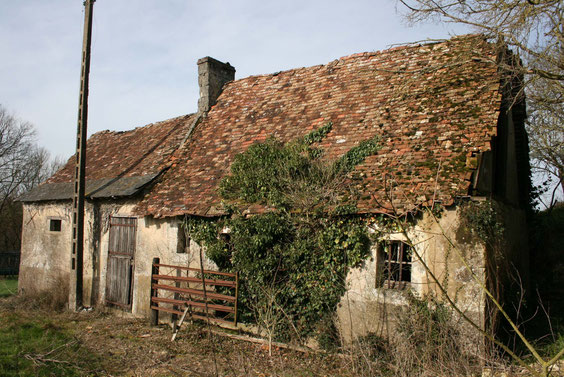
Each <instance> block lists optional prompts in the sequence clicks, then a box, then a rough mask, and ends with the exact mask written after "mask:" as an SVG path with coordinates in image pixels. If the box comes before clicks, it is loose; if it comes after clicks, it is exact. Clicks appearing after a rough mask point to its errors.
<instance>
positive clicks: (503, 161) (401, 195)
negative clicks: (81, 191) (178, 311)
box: [19, 36, 529, 336]
mask: <svg viewBox="0 0 564 377" xmlns="http://www.w3.org/2000/svg"><path fill="white" fill-rule="evenodd" d="M509 58H510V57H503V56H500V53H499V50H498V49H497V48H496V46H495V45H493V44H490V43H488V42H487V41H485V40H484V39H483V38H482V37H481V36H464V37H458V38H453V39H451V40H448V41H444V42H440V43H429V44H417V45H410V46H401V47H395V48H392V49H389V50H385V51H379V52H368V53H360V54H355V55H351V56H346V57H343V58H340V59H337V60H334V61H332V62H330V63H328V64H325V65H318V66H313V67H307V68H298V69H292V70H289V71H283V72H278V73H274V74H267V75H258V76H251V77H247V78H243V79H238V80H235V69H234V68H233V67H232V66H230V65H229V64H228V63H227V64H224V63H221V62H218V61H216V60H214V59H212V58H203V59H200V60H199V61H198V68H199V84H200V99H199V102H198V112H197V113H196V114H189V115H183V116H179V117H177V118H174V119H170V120H165V121H163V122H159V123H154V124H149V125H146V126H144V127H139V128H135V129H133V130H131V131H126V132H113V131H103V132H99V133H96V134H94V135H93V136H92V137H91V138H90V139H89V140H88V152H87V153H88V161H87V174H86V179H87V208H86V219H85V224H86V227H85V233H86V234H85V256H84V293H83V294H84V298H85V305H89V306H97V305H105V304H112V305H113V306H118V307H120V308H121V309H122V310H123V311H125V312H131V313H132V314H133V315H135V316H149V314H150V279H151V260H152V258H154V257H159V258H160V260H161V263H168V264H173V265H179V264H180V265H189V264H197V258H195V257H194V256H195V255H196V254H195V253H197V252H198V247H199V246H198V245H197V244H196V243H195V242H194V241H191V242H190V243H189V249H188V252H186V250H185V247H184V244H183V242H184V237H182V236H181V232H179V228H178V222H179V219H180V217H182V216H185V215H188V216H201V217H217V216H221V215H222V214H224V210H223V207H222V205H221V202H220V198H219V196H218V193H217V187H218V183H219V181H220V180H221V179H222V177H224V176H225V175H226V174H227V173H228V172H229V168H230V164H231V162H232V161H233V158H234V156H235V155H236V154H238V153H240V152H242V151H244V150H246V148H248V147H249V146H250V145H251V144H253V143H257V142H261V141H264V140H266V138H268V137H269V136H274V137H276V138H279V139H281V140H283V141H289V140H293V139H295V138H297V137H300V136H303V135H305V134H306V133H308V132H310V131H312V130H314V129H316V128H318V127H320V126H322V125H324V124H326V123H327V122H329V121H331V122H332V124H333V128H332V130H331V132H330V133H329V134H328V135H327V137H326V138H325V139H324V140H323V141H321V143H320V147H322V148H324V149H325V150H326V152H327V153H326V157H327V158H336V157H338V156H341V155H342V154H344V153H345V152H346V151H347V150H349V149H350V148H352V147H353V146H355V145H357V144H358V143H359V142H360V141H362V140H365V139H367V138H370V137H373V136H375V135H379V136H380V140H381V142H382V148H381V149H380V150H379V152H378V153H377V154H376V155H373V156H370V157H368V158H367V159H366V160H365V162H364V163H362V164H361V165H360V166H358V167H357V171H358V172H359V173H360V174H362V175H363V176H364V177H365V182H366V195H364V196H362V198H363V199H362V200H361V201H360V202H359V213H361V214H375V215H376V214H382V213H388V214H404V213H407V212H411V213H415V212H417V211H420V210H422V209H423V208H431V207H432V208H434V209H435V211H439V212H440V215H441V216H440V217H439V219H438V220H434V218H432V216H431V215H429V214H428V213H427V212H425V211H421V212H420V214H419V215H418V217H417V221H416V223H415V224H414V225H413V226H412V227H411V228H410V229H409V234H410V236H411V237H412V238H413V240H415V241H416V242H415V247H416V248H417V250H418V252H419V253H420V254H421V255H422V257H423V259H424V260H425V261H426V263H427V264H428V265H429V266H430V268H431V269H432V271H433V272H434V274H435V275H436V276H437V277H438V278H439V279H441V280H446V282H447V283H448V284H447V286H448V289H449V292H450V293H451V294H452V295H453V297H454V296H456V298H457V300H458V303H459V305H460V307H461V308H462V309H463V310H464V311H466V312H467V313H469V314H471V315H472V316H474V317H475V318H483V317H484V315H485V299H484V295H483V292H482V291H481V290H480V289H479V287H478V285H477V284H476V282H474V281H473V280H472V279H471V278H470V273H469V272H468V271H467V269H466V268H465V267H464V266H463V264H462V262H461V261H460V260H459V259H457V257H456V255H455V253H453V252H452V250H451V247H450V246H449V243H448V239H451V240H455V241H456V242H458V243H459V244H460V247H461V249H462V250H463V251H464V253H465V255H466V256H467V259H468V260H469V261H470V263H471V268H472V271H473V272H474V273H475V274H477V275H478V276H479V277H480V279H491V280H495V281H496V282H498V283H499V284H504V283H505V279H506V276H507V271H505V270H506V269H507V268H515V269H516V270H517V271H520V273H521V275H522V277H523V279H524V280H526V276H527V272H526V271H527V268H528V254H527V248H526V246H525V245H526V244H527V231H526V222H525V209H526V208H527V206H528V194H529V165H528V147H527V136H526V133H525V130H524V116H525V109H524V100H523V98H522V97H521V96H519V95H518V94H517V93H518V89H519V86H518V78H515V77H508V76H506V75H505V74H504V71H503V70H501V69H499V68H498V67H499V65H498V64H497V62H499V61H500V59H509ZM72 179H73V160H72V159H70V160H69V162H68V163H67V165H66V166H65V167H64V168H62V169H61V170H60V171H58V172H57V173H56V174H55V175H54V176H52V177H51V178H49V179H48V180H47V181H46V182H45V183H44V184H42V185H40V186H39V187H37V188H36V189H34V190H32V191H31V192H29V193H27V194H26V195H25V196H24V197H23V198H22V201H23V203H24V219H23V235H22V248H21V250H22V256H21V266H20V280H19V289H20V291H21V292H24V293H26V292H33V291H40V290H44V289H64V288H65V287H66V286H68V279H69V273H70V269H71V266H70V256H71V218H70V216H71V213H72V212H71V197H72V186H71V185H72V183H71V182H72ZM484 200H485V201H495V202H497V203H498V204H499V206H500V208H501V209H502V210H501V212H502V215H503V218H504V220H505V224H504V225H505V233H504V236H505V237H506V239H507V243H506V247H505V248H504V249H503V253H504V255H503V259H504V260H506V261H508V262H509V263H507V265H499V266H495V267H496V268H489V269H488V263H495V262H493V259H492V258H491V256H490V255H488V253H489V252H490V251H489V250H488V247H486V245H484V244H483V243H481V242H479V241H478V240H475V239H473V238H472V237H473V235H472V233H471V232H470V231H469V230H467V229H463V227H462V226H461V222H460V206H461V205H462V204H463V203H466V202H468V201H484ZM250 212H252V210H250ZM124 227H127V231H123V228H124ZM120 230H121V231H120ZM120 245H121V246H120ZM124 245H125V246H124ZM407 247H408V245H407V244H406V243H405V235H403V234H400V233H389V234H387V235H386V236H385V237H384V238H383V239H381V240H380V242H376V243H375V244H374V246H373V248H372V255H371V257H370V258H369V259H367V260H366V262H365V263H364V265H363V266H362V267H361V268H358V269H354V270H353V271H351V272H350V273H349V276H348V278H347V284H348V286H347V287H348V290H347V293H346V295H345V296H344V297H343V305H340V306H339V309H338V317H339V319H340V328H341V331H342V332H343V333H344V334H345V336H351V335H361V334H365V333H368V332H373V331H382V329H383V327H385V326H384V325H383V324H384V323H387V322H389V321H393V310H394V308H396V307H398V306H399V307H401V306H402V305H404V304H405V301H404V299H403V296H402V295H401V288H405V287H411V289H413V290H414V291H416V292H418V293H420V294H424V293H426V292H429V291H433V289H434V288H433V283H432V282H431V280H430V278H429V274H428V272H427V271H426V270H425V269H424V268H423V267H422V265H421V261H418V260H416V259H415V258H413V259H412V258H411V257H407V256H406V255H408V253H402V251H405V249H406V248H407ZM402 255H403V256H402ZM392 266H393V270H394V271H395V272H393V273H385V272H383V271H391V270H392V268H391V267H392ZM504 269H505V270H504ZM110 270H111V271H112V273H109V272H108V271H110ZM486 271H493V272H491V274H492V275H488V274H489V272H486ZM112 279H114V280H115V279H118V280H119V281H117V282H116V281H111V280H112ZM110 284H113V285H114V286H119V287H120V288H119V291H115V290H114V291H111V292H110V293H108V292H109V291H108V290H107V289H106V287H107V286H109V285H110ZM345 300H346V302H345Z"/></svg>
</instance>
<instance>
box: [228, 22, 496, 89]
mask: <svg viewBox="0 0 564 377" xmlns="http://www.w3.org/2000/svg"><path fill="white" fill-rule="evenodd" d="M473 38H484V39H485V38H486V36H485V35H483V34H476V33H473V34H472V33H469V34H462V35H455V36H453V37H452V38H449V39H428V40H423V41H418V42H411V43H405V44H401V45H397V46H393V45H392V47H390V48H386V49H383V50H374V51H364V52H357V53H354V54H350V55H345V56H341V57H340V58H337V59H333V60H331V61H329V62H328V63H325V64H315V65H312V66H307V67H299V68H291V69H287V70H282V71H276V72H272V73H264V74H258V75H251V76H247V77H243V78H240V79H237V80H233V81H230V82H228V83H227V84H226V85H225V86H226V87H227V86H230V85H232V84H233V83H239V82H244V81H246V80H252V79H260V78H268V77H276V76H280V75H287V74H294V73H295V72H298V71H301V70H304V69H322V68H323V67H333V66H336V65H338V64H339V63H340V62H344V61H350V60H354V59H358V58H363V57H372V56H378V55H385V54H387V53H390V52H396V51H400V50H407V49H413V48H420V47H427V46H431V45H438V44H443V43H444V44H446V43H453V42H460V41H464V40H469V39H473Z"/></svg>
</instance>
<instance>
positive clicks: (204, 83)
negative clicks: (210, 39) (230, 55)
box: [198, 56, 235, 113]
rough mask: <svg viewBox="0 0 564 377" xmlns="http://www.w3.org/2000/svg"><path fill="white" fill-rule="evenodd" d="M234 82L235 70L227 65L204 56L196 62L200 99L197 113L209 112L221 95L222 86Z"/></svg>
mask: <svg viewBox="0 0 564 377" xmlns="http://www.w3.org/2000/svg"><path fill="white" fill-rule="evenodd" d="M233 80H235V68H234V67H232V66H231V65H230V64H229V63H222V62H220V61H219V60H215V59H214V58H210V57H209V56H206V57H205V58H201V59H199V60H198V84H199V86H200V99H199V100H198V112H200V113H201V112H204V111H209V110H210V109H211V107H212V106H213V105H215V103H216V101H217V97H219V95H220V94H221V90H222V89H223V85H225V84H226V83H228V82H229V81H233Z"/></svg>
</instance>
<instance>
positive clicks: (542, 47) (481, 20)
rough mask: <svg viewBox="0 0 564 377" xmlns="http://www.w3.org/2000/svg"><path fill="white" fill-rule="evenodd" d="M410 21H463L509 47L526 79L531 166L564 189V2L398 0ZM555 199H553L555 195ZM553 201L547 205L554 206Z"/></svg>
mask: <svg viewBox="0 0 564 377" xmlns="http://www.w3.org/2000/svg"><path fill="white" fill-rule="evenodd" d="M399 2H400V3H401V4H403V5H404V6H405V8H404V9H406V11H407V13H406V17H407V19H408V20H409V21H410V22H414V23H415V22H420V21H424V20H433V21H445V22H453V23H458V24H463V25H466V26H469V27H470V28H471V29H473V30H475V31H477V32H479V33H483V34H484V35H486V36H487V37H489V38H491V39H493V40H495V41H497V42H499V45H500V46H502V47H503V48H505V47H504V46H509V47H510V48H511V49H512V50H514V51H515V52H516V53H518V55H519V56H520V58H521V60H522V61H521V64H512V65H511V66H506V67H504V68H506V69H509V70H510V71H513V73H514V74H515V75H516V77H522V78H523V79H524V87H525V90H526V94H527V96H528V104H529V115H530V117H529V121H528V132H529V135H530V139H531V140H530V141H531V142H530V151H531V157H532V165H533V166H532V167H533V169H534V170H535V172H536V173H538V174H540V176H542V177H544V178H545V179H548V178H549V177H552V178H553V180H554V181H555V182H554V183H555V185H556V187H555V188H554V192H553V194H554V193H555V192H556V190H558V189H560V190H561V191H562V193H564V185H563V182H564V122H563V119H564V27H563V20H564V3H563V2H562V1H561V0H493V1H492V0H399ZM551 201H552V202H554V195H552V198H551ZM551 205H553V203H547V206H551Z"/></svg>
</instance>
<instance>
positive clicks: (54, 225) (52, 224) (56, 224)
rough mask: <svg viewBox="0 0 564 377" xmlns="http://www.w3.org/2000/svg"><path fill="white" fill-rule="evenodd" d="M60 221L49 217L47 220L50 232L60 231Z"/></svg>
mask: <svg viewBox="0 0 564 377" xmlns="http://www.w3.org/2000/svg"><path fill="white" fill-rule="evenodd" d="M61 223H62V221H61V220H59V219H50V220H49V230H50V231H51V232H60V231H61Z"/></svg>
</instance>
